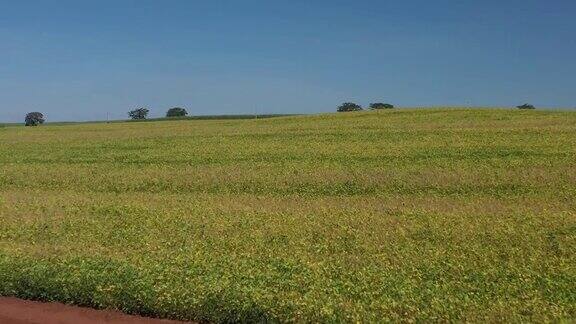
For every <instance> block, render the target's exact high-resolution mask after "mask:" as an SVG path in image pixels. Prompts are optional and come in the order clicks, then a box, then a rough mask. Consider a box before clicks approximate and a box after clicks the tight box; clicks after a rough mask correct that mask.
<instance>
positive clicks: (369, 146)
mask: <svg viewBox="0 0 576 324" xmlns="http://www.w3.org/2000/svg"><path fill="white" fill-rule="evenodd" d="M0 295H5V296H18V297H22V298H28V299H35V300H43V301H62V302H66V303H71V304H77V305H85V306H91V307H96V308H110V309H118V310H121V311H124V312H127V313H135V314H142V315H149V316H155V317H162V318H173V319H188V320H197V321H204V320H205V321H216V322H222V321H257V320H259V321H265V320H268V321H282V322H284V321H296V322H310V321H312V322H314V321H321V322H334V321H336V322H350V321H363V322H377V321H378V322H380V321H406V322H408V321H472V322H484V321H518V322H519V321H533V322H542V321H559V320H568V321H570V320H576V113H573V112H543V111H519V110H490V109H479V110H466V109H429V110H409V109H405V110H401V109H400V110H391V111H382V112H358V113H341V114H326V115H316V116H296V117H280V118H270V119H259V120H183V121H154V122H147V123H112V124H105V123H98V124H78V125H52V126H51V125H44V126H40V127H14V126H9V127H0Z"/></svg>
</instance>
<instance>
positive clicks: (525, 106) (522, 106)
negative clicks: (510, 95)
mask: <svg viewBox="0 0 576 324" xmlns="http://www.w3.org/2000/svg"><path fill="white" fill-rule="evenodd" d="M516 108H518V109H536V107H534V106H533V105H530V104H527V103H526V104H523V105H520V106H516Z"/></svg>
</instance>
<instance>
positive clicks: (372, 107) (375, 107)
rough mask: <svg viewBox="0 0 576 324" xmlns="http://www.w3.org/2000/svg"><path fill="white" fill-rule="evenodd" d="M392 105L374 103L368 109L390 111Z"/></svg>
mask: <svg viewBox="0 0 576 324" xmlns="http://www.w3.org/2000/svg"><path fill="white" fill-rule="evenodd" d="M392 108H394V105H391V104H389V103H382V102H375V103H371V104H370V109H374V110H375V109H392Z"/></svg>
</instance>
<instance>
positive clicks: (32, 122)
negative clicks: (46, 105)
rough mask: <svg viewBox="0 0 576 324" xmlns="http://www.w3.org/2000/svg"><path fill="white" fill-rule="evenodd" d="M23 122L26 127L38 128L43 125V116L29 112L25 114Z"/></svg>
mask: <svg viewBox="0 0 576 324" xmlns="http://www.w3.org/2000/svg"><path fill="white" fill-rule="evenodd" d="M24 121H25V122H26V126H38V125H40V124H44V115H42V113H39V112H31V113H28V114H26V118H25V119H24Z"/></svg>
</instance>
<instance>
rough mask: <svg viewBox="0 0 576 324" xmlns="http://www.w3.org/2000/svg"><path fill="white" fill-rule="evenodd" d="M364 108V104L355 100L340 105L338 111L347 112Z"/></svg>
mask: <svg viewBox="0 0 576 324" xmlns="http://www.w3.org/2000/svg"><path fill="white" fill-rule="evenodd" d="M360 110H362V106H360V105H358V104H355V103H353V102H345V103H343V104H341V105H340V106H338V109H337V111H338V112H347V111H360Z"/></svg>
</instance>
